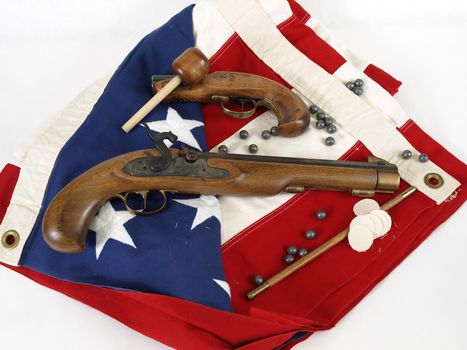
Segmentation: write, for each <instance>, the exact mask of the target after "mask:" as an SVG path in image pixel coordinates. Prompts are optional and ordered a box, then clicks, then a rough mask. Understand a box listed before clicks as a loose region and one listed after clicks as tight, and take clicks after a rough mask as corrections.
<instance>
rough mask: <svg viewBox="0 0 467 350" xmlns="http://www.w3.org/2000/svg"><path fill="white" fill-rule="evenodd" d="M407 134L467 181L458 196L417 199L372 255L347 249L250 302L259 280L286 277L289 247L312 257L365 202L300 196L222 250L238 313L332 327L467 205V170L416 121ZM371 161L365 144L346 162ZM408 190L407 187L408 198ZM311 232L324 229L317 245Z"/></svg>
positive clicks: (394, 213) (395, 215) (399, 211)
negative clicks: (266, 313) (260, 312)
mask: <svg viewBox="0 0 467 350" xmlns="http://www.w3.org/2000/svg"><path fill="white" fill-rule="evenodd" d="M400 131H401V133H402V134H403V135H404V136H405V137H406V138H407V139H408V140H409V141H410V142H411V143H412V144H414V146H415V147H417V148H418V149H420V150H422V151H424V152H426V153H428V154H429V155H430V158H431V159H432V160H433V161H434V162H435V163H437V164H438V165H440V166H441V167H443V169H445V170H446V171H447V172H449V173H450V174H451V175H452V176H454V177H455V178H456V179H457V180H458V181H460V182H461V184H462V185H461V187H460V188H458V189H457V191H456V192H455V193H454V194H453V196H451V198H449V199H448V200H447V201H446V202H445V203H442V204H441V205H439V206H437V205H436V204H435V203H434V202H433V201H432V200H431V199H429V198H428V197H427V196H425V195H424V194H422V193H421V192H417V193H415V194H414V195H413V196H412V197H411V198H409V199H407V200H406V201H405V202H404V203H402V204H401V205H399V206H397V207H395V208H393V209H392V210H391V212H390V215H391V217H392V219H393V223H394V225H393V228H392V230H391V231H390V232H389V233H388V234H387V235H386V236H385V237H383V238H381V239H378V240H376V241H375V242H374V245H373V247H372V248H371V249H370V250H369V251H367V252H365V253H362V254H357V253H355V252H354V251H353V250H352V249H351V248H350V247H349V246H348V243H346V242H343V243H341V244H339V245H338V246H336V247H334V248H332V251H330V252H328V253H325V254H323V255H322V256H320V257H319V258H318V259H316V260H314V261H313V262H312V263H311V264H309V265H307V266H306V267H304V268H303V269H302V270H301V271H299V272H297V273H295V274H294V275H291V276H289V277H288V278H287V280H285V281H283V282H281V283H279V284H277V285H276V286H274V287H273V288H271V289H270V290H268V291H267V292H265V293H264V294H263V295H261V296H259V297H258V298H257V299H255V300H253V301H248V300H247V299H246V298H245V295H246V293H247V292H249V291H250V290H252V289H253V288H254V285H253V283H252V279H253V276H254V275H256V274H259V275H262V276H263V277H264V278H266V279H267V278H269V277H271V276H272V275H274V274H275V273H276V272H278V271H280V270H282V269H283V268H284V267H285V266H286V265H285V264H284V262H283V258H284V256H285V250H286V248H287V247H288V246H289V245H295V246H297V247H299V248H307V249H308V250H312V249H314V248H316V247H318V246H319V245H321V244H322V243H324V242H325V241H327V240H328V239H330V238H331V237H332V236H334V235H335V234H337V233H338V232H340V231H341V230H342V229H344V228H345V227H346V226H347V223H349V222H350V221H351V219H352V218H353V217H354V214H353V212H352V207H353V205H354V203H355V202H357V201H358V200H359V199H358V198H354V197H351V196H349V195H348V194H346V193H338V192H324V191H323V192H321V191H310V192H308V193H304V194H300V195H297V196H294V197H293V198H292V199H291V200H290V201H288V202H287V203H285V204H284V205H282V206H281V207H280V208H278V209H276V210H275V211H273V212H271V213H270V214H268V215H266V216H265V217H263V218H262V219H261V220H259V221H257V222H255V223H254V224H253V225H251V226H250V227H248V228H247V229H245V230H244V231H242V232H241V233H239V234H238V235H237V236H235V237H234V238H233V239H232V240H230V241H229V242H227V243H226V244H224V245H223V247H222V256H223V262H224V270H225V273H226V277H227V280H228V281H229V282H230V283H231V286H233V287H234V288H232V303H233V306H234V308H235V310H236V311H237V312H241V313H243V312H247V310H248V309H250V308H251V307H252V306H253V307H255V308H258V309H264V310H271V311H274V312H279V313H283V314H288V315H295V316H299V317H303V318H308V319H312V320H314V322H315V323H316V324H320V325H322V326H325V327H331V326H333V325H334V324H335V323H336V322H337V321H338V320H339V319H340V318H341V317H342V316H343V315H345V313H346V312H348V311H349V310H350V309H351V308H352V307H353V306H354V305H355V304H356V303H357V302H358V301H360V300H361V299H362V298H363V297H364V296H365V295H366V294H367V293H368V292H369V291H370V290H371V289H372V288H373V287H374V286H375V285H376V284H377V283H378V282H379V281H381V280H382V279H383V278H384V277H385V276H386V275H387V274H388V273H389V272H390V271H392V270H393V269H394V268H395V267H396V266H397V265H398V264H399V263H400V262H401V261H402V260H403V259H404V258H405V257H406V256H407V255H408V254H409V253H410V252H411V251H412V250H413V249H415V248H416V247H417V246H418V245H419V244H420V243H421V242H422V241H423V240H424V239H425V238H426V237H427V236H428V235H429V234H430V233H431V232H432V230H433V229H434V228H435V227H437V226H438V225H439V224H441V223H442V222H443V221H444V220H446V219H447V218H448V217H449V216H450V215H451V214H452V213H453V212H454V211H456V210H457V208H458V207H459V206H460V205H462V204H463V203H464V201H465V198H466V194H465V191H463V186H465V183H466V182H467V171H466V170H467V169H466V168H467V167H466V165H465V164H464V163H463V162H462V161H460V160H458V159H457V158H455V157H454V156H453V155H452V154H450V153H449V152H448V151H447V150H445V149H444V148H443V147H442V146H440V145H439V144H438V143H437V142H436V141H434V140H433V139H432V138H431V137H429V136H428V135H427V134H426V133H424V132H423V130H421V129H420V128H419V127H418V126H417V125H416V124H415V123H414V122H413V121H409V122H407V123H406V124H405V125H404V126H403V127H402V128H401V129H400ZM369 155H370V152H369V151H368V150H367V149H366V148H365V147H364V146H363V145H362V144H361V143H360V142H358V143H357V144H356V145H355V146H354V147H353V148H352V150H351V151H350V152H348V153H347V154H346V156H345V157H344V158H345V159H350V160H357V161H365V160H366V159H367V157H368V156H369ZM407 186H408V185H407V184H406V183H404V182H403V183H402V185H401V189H400V191H402V190H404V189H405V188H407ZM392 196H393V195H382V194H380V195H377V196H376V197H375V199H376V200H377V201H378V202H379V203H382V202H384V201H387V200H388V199H389V198H391V197H392ZM317 210H326V211H327V213H328V217H327V219H326V220H322V221H319V220H317V219H315V218H314V215H313V214H314V212H316V211H317ZM307 229H314V230H316V232H317V237H316V239H314V240H312V241H308V240H306V239H305V237H304V233H305V231H306V230H307ZM233 281H234V282H235V283H232V282H233Z"/></svg>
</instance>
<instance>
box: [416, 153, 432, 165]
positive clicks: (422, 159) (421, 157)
mask: <svg viewBox="0 0 467 350" xmlns="http://www.w3.org/2000/svg"><path fill="white" fill-rule="evenodd" d="M429 159H430V158H429V157H428V154H426V153H422V154H420V155H419V156H418V160H419V161H420V162H421V163H426V162H428V160H429Z"/></svg>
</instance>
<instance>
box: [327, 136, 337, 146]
mask: <svg viewBox="0 0 467 350" xmlns="http://www.w3.org/2000/svg"><path fill="white" fill-rule="evenodd" d="M324 143H325V144H326V146H332V145H334V144H335V143H336V140H335V139H334V137H332V136H328V137H326V139H325V140H324Z"/></svg>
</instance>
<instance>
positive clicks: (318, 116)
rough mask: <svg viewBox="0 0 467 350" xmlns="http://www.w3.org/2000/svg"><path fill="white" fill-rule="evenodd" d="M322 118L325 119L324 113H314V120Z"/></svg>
mask: <svg viewBox="0 0 467 350" xmlns="http://www.w3.org/2000/svg"><path fill="white" fill-rule="evenodd" d="M324 118H326V113H324V112H323V111H319V112H318V113H316V119H318V120H324Z"/></svg>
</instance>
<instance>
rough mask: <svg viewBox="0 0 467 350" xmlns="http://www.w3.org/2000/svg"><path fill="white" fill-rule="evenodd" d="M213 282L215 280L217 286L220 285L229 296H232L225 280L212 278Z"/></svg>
mask: <svg viewBox="0 0 467 350" xmlns="http://www.w3.org/2000/svg"><path fill="white" fill-rule="evenodd" d="M213 281H214V282H216V283H217V284H218V285H219V287H221V288H222V289H223V290H224V291H225V292H226V293H227V294H228V296H229V298H232V295H231V292H230V286H229V284H228V283H227V282H226V281H222V280H218V279H215V278H214V279H213Z"/></svg>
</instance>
